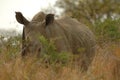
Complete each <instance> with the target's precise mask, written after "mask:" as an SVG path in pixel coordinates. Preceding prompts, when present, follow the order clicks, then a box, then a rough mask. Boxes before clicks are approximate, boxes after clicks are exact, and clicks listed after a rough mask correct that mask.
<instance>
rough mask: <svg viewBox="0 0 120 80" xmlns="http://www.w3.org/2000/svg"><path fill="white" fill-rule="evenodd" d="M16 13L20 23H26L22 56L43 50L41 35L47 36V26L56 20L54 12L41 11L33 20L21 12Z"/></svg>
mask: <svg viewBox="0 0 120 80" xmlns="http://www.w3.org/2000/svg"><path fill="white" fill-rule="evenodd" d="M15 13H16V20H17V22H18V23H20V24H22V25H24V27H23V34H22V56H24V55H27V54H31V53H32V54H33V53H34V54H35V53H36V54H38V53H40V52H41V48H42V46H41V43H40V40H39V36H40V35H43V36H46V31H45V29H46V27H47V26H48V25H51V24H52V23H53V22H54V14H44V13H43V12H39V13H38V14H37V15H35V16H34V17H33V19H32V20H31V21H29V20H27V19H26V18H25V17H24V16H23V15H22V13H21V12H15Z"/></svg>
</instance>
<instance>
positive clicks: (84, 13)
mask: <svg viewBox="0 0 120 80" xmlns="http://www.w3.org/2000/svg"><path fill="white" fill-rule="evenodd" d="M119 5H120V0H58V1H57V2H56V6H57V7H59V8H62V9H63V10H64V12H63V13H64V14H65V15H70V16H71V17H73V18H76V19H78V20H79V21H81V22H83V23H85V24H88V25H89V26H90V25H94V24H95V22H96V21H103V20H104V19H106V18H113V19H115V18H118V17H120V15H119V14H120V6H119Z"/></svg>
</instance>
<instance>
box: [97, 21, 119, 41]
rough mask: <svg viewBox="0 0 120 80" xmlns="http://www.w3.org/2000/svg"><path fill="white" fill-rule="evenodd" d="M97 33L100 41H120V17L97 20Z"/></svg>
mask: <svg viewBox="0 0 120 80" xmlns="http://www.w3.org/2000/svg"><path fill="white" fill-rule="evenodd" d="M95 34H96V35H97V38H98V41H103V42H107V41H118V40H120V19H116V20H113V19H106V20H104V21H103V22H101V21H96V24H95Z"/></svg>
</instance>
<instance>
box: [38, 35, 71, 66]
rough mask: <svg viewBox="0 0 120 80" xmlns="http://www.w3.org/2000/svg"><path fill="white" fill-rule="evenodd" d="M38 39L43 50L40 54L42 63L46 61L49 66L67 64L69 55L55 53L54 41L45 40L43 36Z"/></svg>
mask: <svg viewBox="0 0 120 80" xmlns="http://www.w3.org/2000/svg"><path fill="white" fill-rule="evenodd" d="M39 39H40V42H41V44H42V46H43V49H44V50H43V52H41V53H40V54H41V58H42V59H43V61H48V62H49V63H50V64H56V63H62V64H66V63H68V62H69V60H70V58H71V57H70V56H71V54H70V53H67V52H61V53H60V52H57V50H56V47H55V45H54V40H47V39H46V38H45V37H44V36H40V37H39Z"/></svg>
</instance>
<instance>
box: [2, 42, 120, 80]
mask: <svg viewBox="0 0 120 80" xmlns="http://www.w3.org/2000/svg"><path fill="white" fill-rule="evenodd" d="M15 49H18V48H16V47H14V48H13V47H10V46H8V47H7V46H3V47H1V48H0V80H120V46H118V45H116V44H114V43H109V44H104V45H102V47H96V56H95V58H94V60H93V62H92V65H91V66H90V67H89V70H88V71H87V72H86V73H82V72H81V71H80V69H79V67H78V66H77V65H72V64H71V63H69V64H67V65H65V66H63V65H61V64H55V65H49V64H47V63H44V62H41V61H40V59H38V58H36V57H27V58H26V59H23V58H21V57H20V54H16V55H15V56H14V55H10V54H9V53H10V52H12V51H13V52H15V53H19V51H20V50H15ZM19 49H20V48H19Z"/></svg>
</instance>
